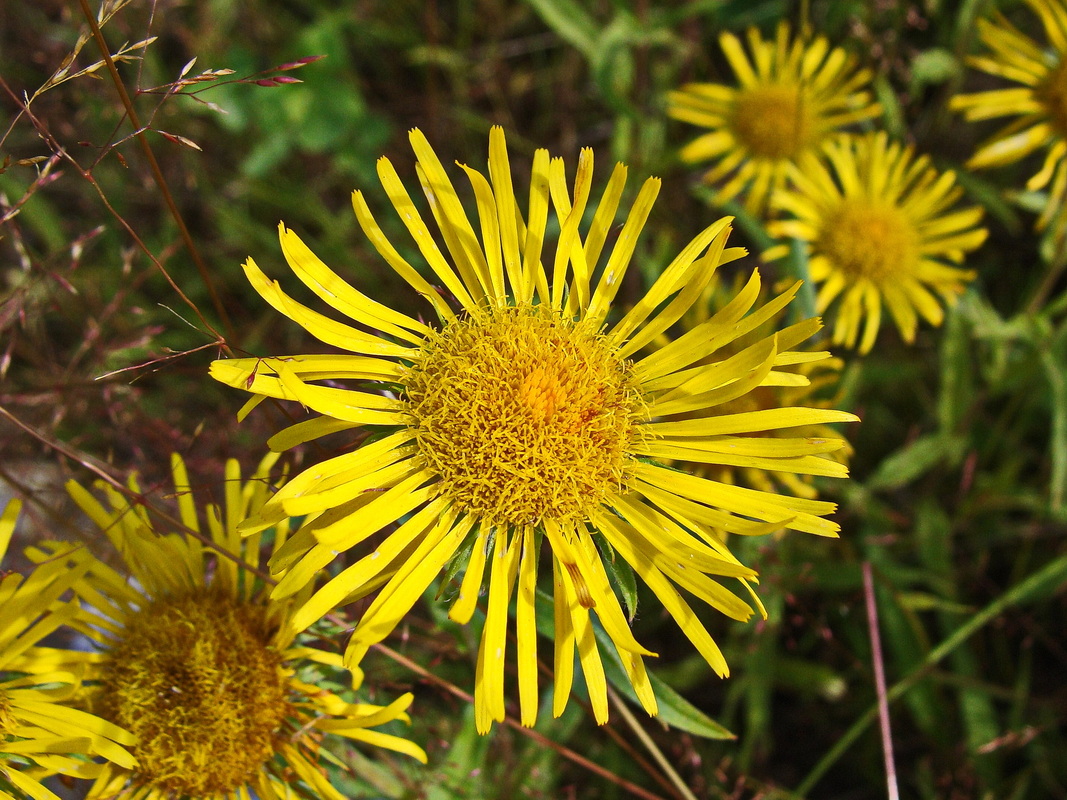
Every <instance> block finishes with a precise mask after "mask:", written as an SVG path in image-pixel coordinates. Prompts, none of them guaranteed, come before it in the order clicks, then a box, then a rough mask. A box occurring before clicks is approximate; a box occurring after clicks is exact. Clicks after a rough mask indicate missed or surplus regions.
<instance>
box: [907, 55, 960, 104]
mask: <svg viewBox="0 0 1067 800" xmlns="http://www.w3.org/2000/svg"><path fill="white" fill-rule="evenodd" d="M961 71H962V70H961V67H960V62H959V59H958V58H956V56H954V55H953V54H952V53H951V52H949V51H948V50H942V49H941V48H938V47H935V48H933V49H932V50H925V51H923V52H922V53H919V54H918V55H917V56H915V58H914V59H912V62H911V85H910V87H909V91H910V92H911V93H912V94H916V93H918V92H919V91H921V90H922V88H923V87H924V86H929V85H930V84H937V83H944V82H945V81H949V80H952V79H953V78H955V77H957V76H958V75H959V74H960V72H961Z"/></svg>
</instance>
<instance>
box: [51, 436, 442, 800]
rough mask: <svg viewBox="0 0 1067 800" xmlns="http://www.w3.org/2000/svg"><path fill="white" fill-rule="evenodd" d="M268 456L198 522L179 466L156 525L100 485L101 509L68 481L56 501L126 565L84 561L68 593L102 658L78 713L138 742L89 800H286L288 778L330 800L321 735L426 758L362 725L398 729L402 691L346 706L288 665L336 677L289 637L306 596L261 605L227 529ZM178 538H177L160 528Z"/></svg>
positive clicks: (233, 527)
mask: <svg viewBox="0 0 1067 800" xmlns="http://www.w3.org/2000/svg"><path fill="white" fill-rule="evenodd" d="M276 459H277V456H271V457H270V458H268V459H266V460H264V462H263V463H262V464H261V465H260V467H259V469H258V470H257V471H256V473H255V474H254V475H253V476H252V478H251V480H249V481H247V482H242V480H241V475H240V469H239V467H238V465H237V462H236V461H230V462H229V463H228V464H227V468H226V489H225V495H224V496H225V503H224V504H223V505H222V507H221V508H220V507H219V506H216V505H214V504H212V505H209V506H207V508H206V514H203V515H201V513H199V512H198V510H197V507H196V502H195V500H194V498H193V495H192V490H191V487H190V485H189V481H188V477H187V475H186V470H185V466H184V464H183V463H182V461H181V459H180V458H179V457H177V456H174V458H173V463H172V466H173V472H174V484H175V491H176V493H177V498H178V509H179V513H180V521H179V520H174V519H165V520H164V521H165V522H166V526H167V527H166V528H165V527H163V525H162V524H160V522H157V521H155V520H153V519H152V518H151V516H150V515H149V513H148V511H147V510H146V508H145V507H144V506H143V505H140V504H138V503H135V502H131V500H130V499H128V497H127V496H126V494H124V493H121V492H119V491H118V490H116V489H115V488H113V487H111V486H107V485H105V484H101V486H100V488H101V489H102V490H103V491H104V492H105V493H106V495H107V506H105V505H104V504H102V503H100V502H99V501H98V500H97V499H96V498H95V497H94V496H93V495H92V494H90V493H89V492H88V491H87V490H86V489H84V488H83V487H82V486H80V485H79V484H77V483H75V482H73V481H71V482H70V483H68V485H67V489H68V491H69V492H70V494H71V497H73V499H74V501H75V502H76V503H77V504H78V505H79V506H80V507H81V508H82V510H83V511H85V513H86V514H87V515H88V516H89V517H90V518H91V519H92V521H93V522H94V523H95V524H96V525H97V526H98V527H99V528H100V529H101V530H102V531H104V532H105V533H106V534H107V536H108V538H110V540H111V541H112V543H113V544H114V545H115V547H116V549H117V550H118V551H119V552H120V553H121V555H122V558H123V561H124V562H125V565H126V567H127V568H128V570H129V576H127V575H124V574H121V573H119V572H117V571H115V570H113V569H112V568H110V567H108V566H107V565H106V564H104V563H103V562H101V561H99V560H97V559H95V558H93V559H91V561H90V563H89V570H88V573H87V574H86V575H85V576H84V577H83V578H81V579H80V580H79V581H78V583H77V584H76V586H75V590H76V591H77V592H78V593H79V595H80V596H81V597H82V598H84V600H85V602H86V604H87V607H86V608H85V609H84V617H83V618H82V620H81V623H80V626H79V627H80V628H81V629H82V630H83V632H84V633H85V634H86V635H88V636H90V637H92V638H93V639H94V640H95V641H96V643H97V644H98V645H99V647H100V648H101V652H100V654H99V659H98V663H97V664H96V665H95V669H94V671H93V672H92V673H91V676H92V678H93V679H94V681H95V683H96V686H95V689H94V694H93V698H92V702H93V706H94V708H95V709H96V710H97V711H98V712H99V713H100V714H101V715H102V716H104V717H106V718H107V719H110V720H112V721H114V722H115V723H117V724H120V725H122V726H123V727H125V728H127V729H129V730H130V731H131V732H132V733H133V734H134V735H135V736H136V740H137V741H136V744H135V746H134V747H133V748H132V750H133V753H134V755H135V756H136V757H137V764H136V766H131V765H129V764H126V765H107V766H106V767H105V768H104V769H103V770H102V772H101V774H100V776H99V777H98V778H97V779H96V782H95V783H94V784H93V786H92V788H91V789H90V790H89V794H88V797H89V798H111V797H116V796H121V795H123V794H126V793H130V794H134V795H136V796H137V797H139V798H146V800H157V799H158V800H162V799H163V798H172V797H179V796H180V797H187V798H219V800H221V798H233V797H246V796H249V795H255V796H256V797H260V798H264V799H265V800H267V799H269V798H287V797H292V796H293V786H292V784H293V783H294V782H301V783H303V784H305V785H306V786H307V787H308V789H310V790H311V791H312V792H313V793H314V794H316V795H317V796H320V797H327V798H333V799H334V800H341V799H342V798H343V795H342V794H341V793H340V792H338V791H337V790H336V789H334V788H333V787H332V786H331V784H330V782H329V781H328V780H327V779H326V777H325V776H324V774H323V770H322V766H321V765H322V764H324V763H326V762H327V761H331V760H336V757H334V756H332V755H331V754H330V753H329V746H330V745H329V742H328V741H324V737H326V736H327V735H328V734H333V735H336V736H342V737H345V738H347V739H350V740H354V741H362V742H365V743H368V744H371V745H376V746H380V747H385V748H388V749H391V750H396V751H399V752H402V753H407V754H408V755H411V756H414V757H415V758H418V759H420V760H422V761H425V758H426V757H425V754H424V753H423V751H422V750H421V748H419V747H418V746H416V745H414V744H413V743H411V742H410V741H408V740H407V739H403V738H400V737H398V736H393V735H390V734H386V733H383V732H381V731H376V730H372V728H375V727H378V726H380V725H383V724H385V723H387V722H390V721H392V720H397V719H400V720H406V719H407V716H406V714H405V713H404V709H405V708H407V706H408V705H409V704H410V703H411V699H412V697H411V695H410V694H407V695H404V696H403V697H401V698H399V699H398V700H397V701H395V702H394V703H392V704H390V705H388V706H384V707H382V706H377V705H370V704H363V703H356V704H350V703H347V702H345V701H344V700H342V699H341V698H340V697H339V696H337V695H336V694H334V693H333V692H331V691H329V690H327V689H325V688H322V687H319V686H315V685H310V684H308V683H305V682H304V681H303V680H301V678H300V674H301V673H300V671H299V670H300V668H301V667H305V666H308V665H310V664H312V663H318V664H322V665H326V666H327V667H339V666H340V661H341V659H340V656H339V655H338V654H335V653H329V652H326V651H323V650H319V649H317V648H315V647H311V646H307V645H305V644H302V643H301V642H300V641H298V640H297V635H298V634H299V633H300V631H301V629H300V628H297V627H295V626H294V625H293V622H292V620H293V610H294V606H295V605H296V604H298V603H300V601H301V600H303V599H306V597H307V596H308V594H309V593H310V591H311V588H312V587H311V586H310V585H309V586H308V587H307V588H306V589H305V590H304V593H303V594H301V593H298V594H297V595H296V596H295V597H294V598H290V599H288V600H280V601H275V600H271V599H270V598H269V597H268V596H267V587H266V586H265V585H264V582H263V580H262V579H260V578H258V577H257V573H258V572H259V565H260V561H259V550H260V544H261V543H263V539H262V538H261V537H260V536H258V535H257V536H253V537H250V538H247V539H244V540H242V538H241V536H240V534H239V533H238V532H237V525H238V523H240V522H241V521H242V520H243V519H244V518H245V517H246V516H247V515H249V514H251V513H254V512H255V511H257V510H258V509H259V507H260V506H261V505H262V503H263V501H264V499H265V498H266V497H267V496H268V494H269V491H270V489H271V488H272V486H271V485H270V483H269V481H268V478H267V469H268V468H269V466H270V464H271V463H273V461H275V460H276ZM129 490H130V497H138V496H140V494H141V491H140V488H139V487H138V485H137V483H136V480H135V479H131V481H130V485H129ZM108 506H110V507H108ZM182 527H184V529H185V530H184V531H183V532H181V533H168V534H162V533H161V531H162V530H166V529H167V528H170V529H171V530H173V529H175V528H179V529H180V528H182ZM287 532H288V529H287V527H286V526H285V525H279V526H277V527H276V528H274V529H273V531H272V532H271V533H272V535H273V546H274V547H275V548H277V547H280V546H281V545H283V544H284V542H285V541H286V535H287ZM205 542H206V543H210V544H211V545H212V547H211V548H208V547H205ZM212 550H214V551H215V553H216V554H217V555H216V556H215V557H214V558H212V557H211V555H210V554H211V552H212ZM49 555H52V554H50V553H47V552H44V553H42V557H45V556H49ZM131 579H132V580H131ZM357 677H358V676H357ZM357 682H358V681H357Z"/></svg>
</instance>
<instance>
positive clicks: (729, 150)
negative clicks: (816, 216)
mask: <svg viewBox="0 0 1067 800" xmlns="http://www.w3.org/2000/svg"><path fill="white" fill-rule="evenodd" d="M719 43H720V44H721V45H722V50H723V53H724V54H725V55H726V59H727V60H728V61H729V62H730V66H731V67H732V68H733V71H734V75H735V76H736V78H737V82H738V86H737V87H736V88H735V87H732V86H726V85H724V84H719V83H689V84H686V85H685V86H683V87H682V88H681V89H679V90H677V91H673V92H671V93H670V94H668V95H667V113H668V114H669V115H670V116H671V117H673V118H674V119H678V120H682V121H683V122H688V123H690V124H692V125H699V126H700V127H702V128H707V129H708V133H705V134H702V135H701V136H699V137H698V138H696V139H695V140H693V141H692V142H690V143H689V144H688V145H686V146H685V147H683V148H682V150H681V153H680V155H681V158H682V160H683V161H686V162H688V163H693V164H699V163H703V162H706V161H711V162H712V163H713V166H712V167H711V169H709V170H708V171H707V172H706V173H705V174H704V181H705V182H706V183H709V184H711V185H713V186H716V187H717V188H718V193H717V195H716V197H715V202H716V203H717V204H722V203H725V202H726V201H728V200H732V199H734V198H736V197H739V196H743V197H744V203H745V207H746V208H747V209H749V210H750V211H753V212H755V213H759V214H762V213H763V212H764V211H765V210H766V206H767V201H768V200H769V199H770V197H771V196H772V195H773V194H774V192H775V191H776V190H777V189H778V188H780V187H781V186H782V183H783V181H784V179H785V175H786V167H787V166H788V165H789V164H792V163H795V162H796V161H797V160H798V159H799V158H800V157H801V156H803V155H804V154H805V153H812V152H817V151H818V149H819V147H820V146H821V145H822V144H823V142H824V141H826V140H827V138H828V137H830V136H831V135H833V134H834V133H836V132H837V131H839V130H841V129H842V128H845V127H847V126H849V125H853V124H855V123H857V122H862V121H863V120H869V119H874V118H875V117H877V116H878V115H879V114H880V113H881V107H880V106H879V105H878V104H877V103H875V102H873V100H872V98H871V93H870V91H869V85H870V81H871V73H870V71H869V70H867V69H861V68H859V67H857V65H856V59H855V57H854V56H852V55H850V54H848V53H846V52H845V50H843V49H841V48H838V47H833V48H831V47H830V44H829V42H828V41H827V39H826V38H825V37H822V36H819V37H816V38H814V39H811V38H810V37H809V35H808V34H807V33H806V32H803V33H801V34H800V35H799V36H796V37H795V38H794V37H791V36H790V31H789V25H788V24H786V23H784V22H782V23H780V24H779V25H778V28H777V31H776V33H775V38H774V39H773V40H766V39H764V38H763V37H762V36H761V35H760V33H759V31H758V30H756V29H755V28H750V29H749V31H748V45H749V51H750V55H746V54H745V51H744V48H743V47H742V45H741V41H740V40H739V39H738V37H737V36H735V35H734V34H732V33H730V32H725V33H723V34H722V35H721V36H720V37H719Z"/></svg>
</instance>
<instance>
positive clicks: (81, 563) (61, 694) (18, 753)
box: [0, 500, 134, 800]
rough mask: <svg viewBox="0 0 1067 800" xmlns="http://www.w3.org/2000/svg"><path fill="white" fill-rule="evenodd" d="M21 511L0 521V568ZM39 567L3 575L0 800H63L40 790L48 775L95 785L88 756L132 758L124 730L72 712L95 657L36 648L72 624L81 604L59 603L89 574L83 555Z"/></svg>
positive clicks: (14, 504) (13, 504) (124, 763)
mask: <svg viewBox="0 0 1067 800" xmlns="http://www.w3.org/2000/svg"><path fill="white" fill-rule="evenodd" d="M21 505H22V504H21V503H20V502H19V501H18V500H12V501H10V502H9V503H8V504H7V505H6V506H5V508H4V510H3V513H0V560H2V559H3V557H4V555H5V554H6V553H7V547H8V545H9V544H10V542H11V535H12V533H13V532H14V530H15V521H16V519H17V518H18V513H19V509H20V508H21ZM65 553H66V554H67V555H69V556H70V557H71V563H70V564H69V565H68V564H67V563H64V562H62V561H55V562H50V563H47V564H42V565H40V566H38V567H36V568H35V569H34V570H33V571H32V572H31V573H30V574H29V575H28V576H25V577H23V576H22V575H19V574H18V573H14V572H7V573H0V575H2V579H0V609H2V612H0V798H5V800H8V799H9V798H13V797H32V798H34V800H59V798H58V797H57V796H56V795H55V794H54V793H53V792H51V791H50V790H49V789H47V788H46V787H44V786H42V785H41V783H40V780H39V779H40V778H41V777H42V776H44V775H47V774H54V773H57V772H58V773H61V774H63V775H70V776H73V777H78V778H91V777H94V776H95V775H97V774H98V773H99V771H100V769H101V766H100V765H99V764H94V763H91V762H90V761H88V760H87V759H85V758H82V757H84V756H94V755H100V756H103V757H105V758H107V759H110V760H112V761H114V762H115V764H116V765H119V766H120V767H129V766H131V765H132V764H133V763H134V760H133V757H132V756H131V755H130V753H129V751H128V750H126V749H125V748H124V747H123V745H125V746H127V747H128V746H129V745H131V744H132V743H133V737H132V736H131V735H130V734H129V733H128V732H126V731H124V730H122V729H121V728H119V727H117V726H115V725H113V724H111V723H110V722H106V721H104V720H102V719H100V718H99V717H95V716H93V715H92V714H87V713H86V712H84V711H80V710H78V709H76V708H73V707H72V706H71V701H72V700H73V699H74V698H75V696H76V694H77V692H78V691H79V690H80V688H81V687H80V680H79V676H78V673H79V672H82V671H84V670H85V669H86V668H88V666H89V665H90V664H91V662H92V660H93V656H92V654H90V653H70V654H67V653H65V652H61V651H57V650H55V649H53V648H49V647H40V646H38V642H40V641H41V640H42V639H43V638H45V637H46V636H48V635H49V634H50V633H52V632H53V631H55V630H56V629H57V628H59V627H61V626H63V625H65V624H68V623H70V622H71V621H72V620H73V619H74V617H75V615H76V614H77V613H78V606H77V604H76V603H70V602H64V601H63V600H61V599H60V598H61V597H62V595H64V594H65V593H66V592H67V590H68V589H70V588H71V586H72V585H73V584H74V583H75V582H76V581H78V580H79V579H80V578H81V577H82V576H83V575H84V574H85V572H86V570H87V569H88V563H87V561H88V560H87V558H85V555H84V553H78V552H77V551H76V550H75V549H74V548H73V547H69V546H68V547H67V548H65Z"/></svg>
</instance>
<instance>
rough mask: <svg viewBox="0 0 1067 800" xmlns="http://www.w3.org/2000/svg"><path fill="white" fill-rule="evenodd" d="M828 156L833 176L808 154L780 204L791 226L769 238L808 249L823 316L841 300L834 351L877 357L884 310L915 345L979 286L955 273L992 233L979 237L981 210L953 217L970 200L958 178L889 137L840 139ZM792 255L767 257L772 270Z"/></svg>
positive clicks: (778, 224) (779, 223)
mask: <svg viewBox="0 0 1067 800" xmlns="http://www.w3.org/2000/svg"><path fill="white" fill-rule="evenodd" d="M825 156H826V159H827V160H828V163H829V166H827V164H826V163H824V161H823V160H822V159H820V158H818V157H816V156H815V155H814V154H807V155H805V156H804V157H803V158H801V159H800V160H799V161H798V163H797V165H796V166H795V167H791V168H790V171H789V175H790V187H789V189H788V190H786V191H782V192H780V193H778V194H777V195H776V196H775V199H774V206H775V207H776V208H777V209H778V210H780V211H784V212H788V213H789V214H791V215H792V219H780V220H775V221H773V222H771V223H769V224H768V226H767V229H768V231H769V232H770V233H771V235H772V236H776V237H780V238H793V239H798V240H800V241H801V242H803V243H805V245H806V247H807V250H808V254H809V258H810V261H809V264H808V269H809V272H810V275H811V278H812V280H813V281H814V282H815V283H817V284H819V293H818V296H817V298H816V309H817V311H818V312H819V313H823V312H824V311H826V309H827V308H829V307H830V305H831V304H832V303H833V302H834V301H835V300H836V299H837V298H838V297H840V298H841V299H840V303H839V304H838V306H837V310H836V314H835V319H834V333H833V342H834V344H840V345H845V346H846V347H858V348H859V351H860V352H861V353H867V352H868V351H870V349H871V347H872V346H873V345H874V341H875V339H876V338H877V336H878V328H879V325H880V324H881V319H882V304H883V303H884V304H885V306H886V308H888V310H889V313H890V316H892V318H893V321H894V322H895V323H896V325H897V328H898V329H899V330H900V335H901V337H902V338H903V339H904V341H906V342H909V343H910V342H912V341H914V339H915V331H916V328H917V325H918V317H919V316H921V317H922V318H923V319H925V320H926V321H927V322H929V323H930V324H931V325H940V324H941V320H942V318H943V316H944V312H943V311H942V307H941V303H942V302H943V303H947V304H951V303H953V302H955V299H956V297H957V296H958V295H959V294H960V293H961V292H963V289H964V286H965V285H966V284H967V283H968V282H969V281H970V280H972V279H973V278H974V272H972V271H970V270H964V269H960V268H958V267H957V266H954V265H958V264H960V263H962V261H963V258H964V255H965V254H966V253H968V252H969V251H971V250H974V249H975V248H977V247H978V246H980V245H981V244H982V242H984V241H985V238H986V235H987V231H986V230H985V228H981V227H978V226H979V223H980V221H981V218H982V209H981V208H979V207H970V208H963V209H956V208H954V206H955V205H956V202H957V201H958V200H959V198H960V196H961V195H962V194H963V190H962V189H961V188H960V187H958V186H956V182H955V181H956V176H955V174H954V173H952V172H945V173H939V172H938V171H937V170H936V169H934V167H932V166H931V165H930V159H929V158H927V157H926V156H920V157H918V158H916V157H915V155H914V153H913V151H912V149H911V148H910V147H905V146H903V145H901V144H899V143H897V142H890V141H889V139H888V137H887V136H886V135H885V134H884V133H878V134H869V135H867V136H863V137H846V136H842V137H840V138H839V139H838V140H837V141H835V142H831V143H830V144H828V145H827V146H826V148H825ZM788 252H789V245H788V244H780V245H777V246H775V247H773V248H771V249H770V250H768V251H767V253H765V254H764V255H765V257H766V258H767V259H770V260H773V259H776V258H781V257H783V256H785V255H786V254H787V253H788ZM935 295H939V296H940V298H941V302H938V298H937V296H935ZM861 326H862V327H863V335H862V337H861V336H860V328H861Z"/></svg>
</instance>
